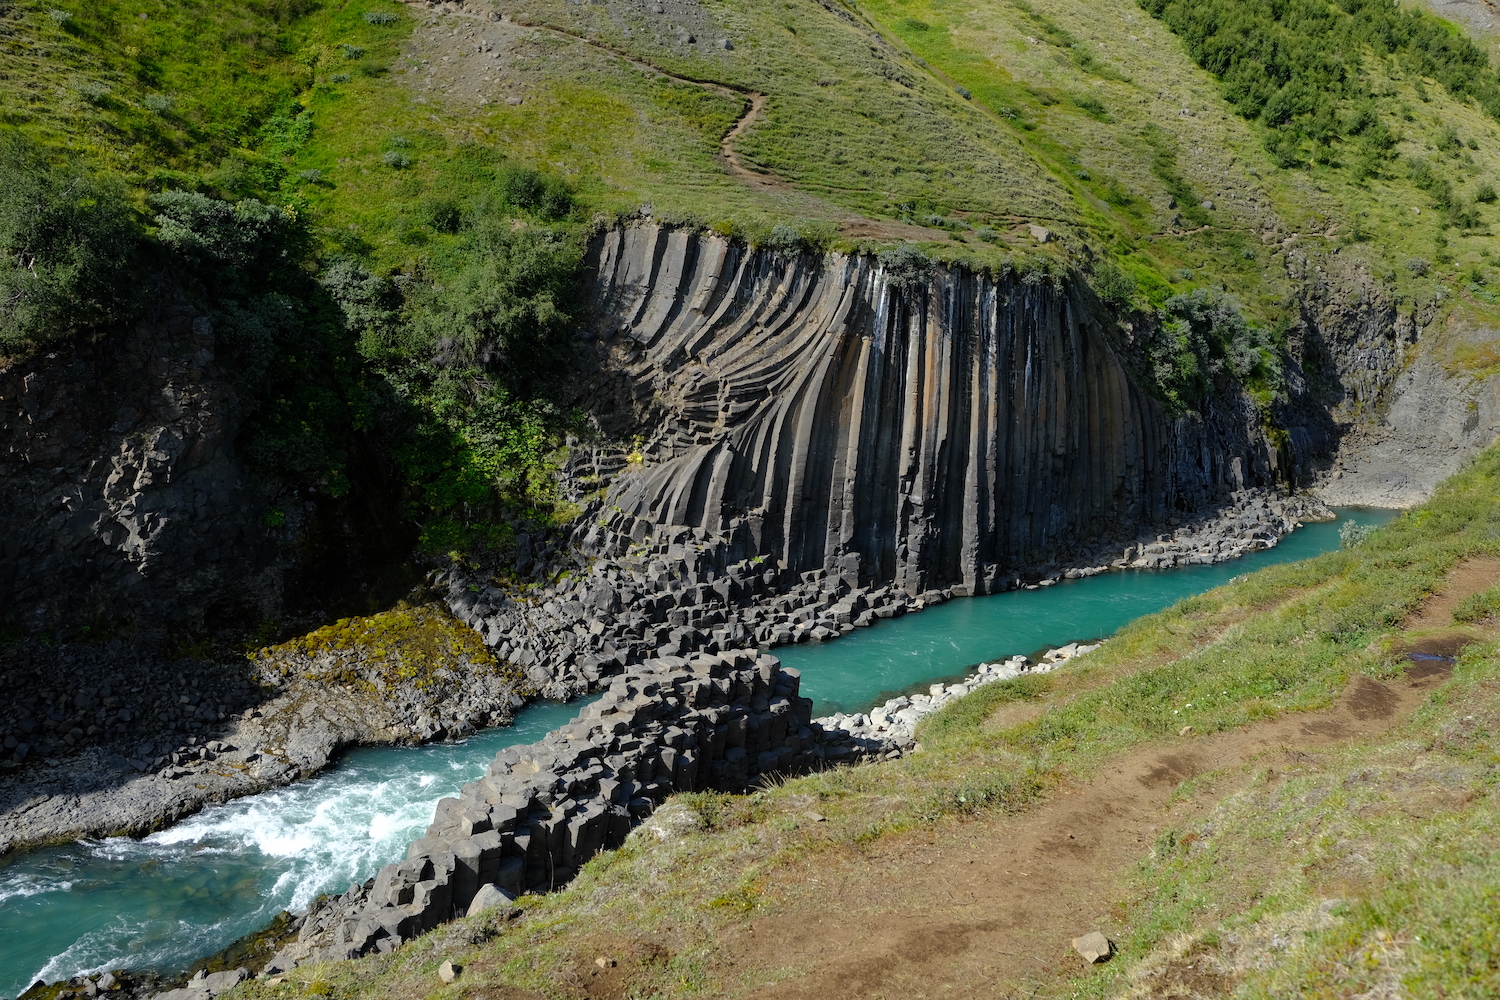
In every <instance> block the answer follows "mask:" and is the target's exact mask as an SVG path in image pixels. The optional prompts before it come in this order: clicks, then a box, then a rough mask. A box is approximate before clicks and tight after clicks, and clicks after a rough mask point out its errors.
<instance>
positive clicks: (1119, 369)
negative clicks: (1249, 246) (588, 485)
mask: <svg viewBox="0 0 1500 1000" xmlns="http://www.w3.org/2000/svg"><path fill="white" fill-rule="evenodd" d="M591 263H592V266H593V269H594V273H595V285H594V293H595V316H596V320H595V332H596V333H597V334H598V336H599V338H600V342H601V343H602V344H603V345H605V347H606V348H607V350H608V352H609V360H607V361H606V363H605V368H606V369H608V370H609V371H611V372H612V373H613V374H614V375H615V376H616V378H617V381H616V383H615V390H616V393H617V396H616V400H617V403H624V404H626V405H625V407H624V409H625V410H626V413H625V414H621V413H620V409H621V407H619V406H618V405H617V406H616V407H615V408H614V409H613V415H615V416H616V417H619V416H628V417H629V418H630V419H632V420H633V421H634V422H635V423H636V425H637V426H643V427H645V428H648V429H649V432H650V436H649V438H648V439H647V440H646V442H645V443H644V446H643V448H642V453H643V454H642V458H643V460H642V461H641V462H639V463H637V464H633V465H629V466H627V467H626V468H625V469H624V470H622V471H621V472H620V473H619V474H618V475H617V476H616V478H615V480H614V483H613V486H612V488H611V500H610V502H612V503H613V504H615V505H618V506H619V507H621V508H623V509H624V510H625V511H627V512H629V513H631V514H634V515H636V516H638V517H642V518H646V519H648V520H650V521H653V522H655V523H658V524H667V525H688V526H693V527H702V528H706V529H708V530H710V531H714V532H723V533H726V534H729V535H730V536H732V537H735V538H737V539H740V540H741V542H742V543H743V545H744V547H745V549H746V551H747V553H752V554H760V555H765V556H768V557H772V558H775V559H778V560H780V561H781V562H782V563H783V564H784V565H785V566H786V567H788V568H791V569H794V570H808V569H818V568H822V569H827V570H829V571H838V572H840V573H842V574H847V575H857V576H858V577H859V579H860V580H861V581H891V582H894V583H895V584H896V585H897V586H900V587H902V588H904V589H906V590H907V591H909V592H911V593H919V592H921V591H924V590H927V589H929V588H930V587H934V586H942V585H957V586H961V587H965V588H968V590H969V591H971V592H979V593H983V592H989V591H991V590H994V589H998V588H999V587H1003V586H1005V585H1007V581H1010V580H1012V578H1013V576H1014V574H1015V572H1016V571H1017V570H1019V569H1022V568H1028V567H1037V566H1042V565H1046V564H1049V563H1054V562H1057V561H1059V560H1063V559H1074V560H1076V559H1077V558H1079V557H1085V558H1086V557H1087V556H1088V555H1089V554H1090V552H1089V547H1090V546H1093V545H1096V544H1098V543H1103V542H1106V541H1108V542H1115V541H1119V540H1123V539H1127V538H1133V537H1135V536H1136V535H1137V534H1138V532H1139V531H1140V530H1141V528H1142V527H1143V526H1148V525H1153V524H1159V523H1164V522H1166V521H1167V520H1168V519H1169V518H1170V517H1171V516H1173V515H1174V514H1175V513H1177V512H1179V511H1191V510H1196V509H1198V508H1200V507H1202V506H1203V505H1204V504H1205V502H1207V501H1210V500H1212V499H1215V498H1218V497H1222V496H1223V495H1225V494H1226V493H1228V492H1229V491H1231V490H1234V489H1240V488H1244V487H1246V486H1250V485H1257V484H1259V485H1265V484H1268V483H1269V482H1270V481H1271V480H1272V476H1273V469H1274V457H1273V456H1272V454H1271V453H1270V451H1269V450H1268V448H1267V446H1266V443H1265V440H1264V438H1263V437H1262V435H1260V433H1259V432H1258V431H1256V430H1255V429H1254V419H1253V413H1251V412H1249V408H1248V407H1247V406H1246V405H1245V404H1244V402H1243V401H1241V400H1226V401H1223V402H1222V403H1220V404H1219V411H1218V412H1216V413H1213V414H1210V415H1209V417H1208V418H1207V419H1200V418H1197V417H1194V418H1192V419H1174V418H1172V417H1171V416H1170V415H1168V414H1167V413H1166V411H1165V410H1164V409H1163V407H1162V406H1161V405H1160V404H1159V403H1158V402H1157V401H1156V400H1154V399H1153V398H1151V397H1150V396H1148V395H1147V394H1146V393H1145V392H1144V391H1143V390H1142V389H1141V388H1139V387H1138V386H1137V385H1136V383H1135V381H1134V380H1133V379H1132V378H1131V375H1130V373H1129V372H1128V370H1127V369H1126V367H1125V365H1124V364H1123V363H1122V362H1121V359H1120V356H1119V355H1117V353H1116V351H1115V350H1114V348H1113V347H1112V345H1111V344H1110V342H1109V341H1108V340H1107V339H1106V336H1105V334H1104V332H1103V330H1102V329H1101V327H1100V326H1099V325H1098V324H1097V323H1096V322H1094V321H1093V320H1092V318H1091V314H1090V311H1089V309H1088V308H1087V305H1086V303H1085V302H1084V301H1083V299H1082V298H1081V297H1080V295H1079V293H1077V292H1075V291H1072V290H1068V289H1065V288H1061V287H1058V286H1056V285H1054V284H1053V283H1051V282H1048V281H1036V280H1032V279H1025V278H1019V277H1015V276H1009V277H1004V278H999V279H996V278H992V277H987V276H983V275H980V274H975V273H972V272H968V271H965V270H962V269H959V268H951V267H938V268H935V269H933V270H932V272H931V273H930V275H926V276H921V277H915V278H914V277H913V276H912V274H911V273H910V270H909V269H907V270H906V271H905V273H900V274H897V273H893V268H891V267H887V266H886V265H883V264H882V263H881V262H880V260H878V259H877V258H874V257H870V256H866V255H846V254H837V253H834V254H813V253H778V252H774V251H768V250H752V249H747V248H745V247H743V246H740V245H736V244H734V243H733V242H731V241H729V240H726V239H721V238H715V237H705V236H698V235H695V234H691V233H688V232H683V231H675V230H671V229H667V228H663V227H658V226H636V227H631V228H626V229H617V230H612V231H609V232H607V233H605V234H603V235H602V236H600V237H599V238H598V239H597V241H596V243H595V246H594V247H593V248H592V261H591ZM896 270H900V269H899V268H897V269H896ZM596 398H597V397H596ZM604 410H605V414H604V415H605V418H606V421H607V420H608V417H609V416H610V415H611V414H610V407H608V406H606V407H604ZM623 426H624V425H623V424H621V427H623Z"/></svg>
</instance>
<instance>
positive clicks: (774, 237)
mask: <svg viewBox="0 0 1500 1000" xmlns="http://www.w3.org/2000/svg"><path fill="white" fill-rule="evenodd" d="M761 246H764V247H766V248H767V249H770V250H776V251H778V252H780V253H786V254H795V253H801V252H802V251H803V250H804V249H806V246H807V245H806V241H805V240H804V239H803V238H802V233H800V232H799V231H798V230H797V227H796V226H789V225H787V224H786V223H785V222H778V223H776V225H774V226H772V227H771V231H770V232H769V233H767V234H766V238H765V239H764V240H762V241H761Z"/></svg>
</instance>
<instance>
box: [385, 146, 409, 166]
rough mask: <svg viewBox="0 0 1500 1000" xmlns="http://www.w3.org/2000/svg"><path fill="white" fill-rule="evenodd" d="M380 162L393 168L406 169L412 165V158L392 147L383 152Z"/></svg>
mask: <svg viewBox="0 0 1500 1000" xmlns="http://www.w3.org/2000/svg"><path fill="white" fill-rule="evenodd" d="M380 162H381V163H384V164H385V165H386V166H388V167H390V168H391V169H392V170H405V169H406V168H407V167H409V166H411V165H412V158H411V157H410V156H407V155H406V154H405V153H403V152H401V151H400V150H398V149H392V150H389V151H387V152H385V153H383V154H381V157H380Z"/></svg>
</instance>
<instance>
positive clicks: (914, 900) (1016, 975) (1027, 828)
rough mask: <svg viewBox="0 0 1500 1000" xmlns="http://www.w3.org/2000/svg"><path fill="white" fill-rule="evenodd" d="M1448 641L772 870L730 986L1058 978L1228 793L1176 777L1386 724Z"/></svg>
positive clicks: (1423, 691) (965, 988) (967, 992)
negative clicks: (1190, 826) (1279, 712)
mask: <svg viewBox="0 0 1500 1000" xmlns="http://www.w3.org/2000/svg"><path fill="white" fill-rule="evenodd" d="M1497 578H1500V559H1486V560H1472V561H1470V562H1468V563H1466V564H1464V565H1463V566H1461V567H1459V568H1458V569H1456V570H1455V571H1454V573H1453V574H1452V575H1451V576H1450V578H1449V583H1448V585H1447V586H1445V588H1444V590H1443V592H1442V593H1440V594H1439V595H1437V596H1435V597H1434V598H1433V599H1432V600H1430V601H1429V602H1428V604H1427V606H1426V607H1425V608H1424V609H1423V611H1422V612H1421V613H1420V614H1418V615H1416V616H1414V618H1413V620H1412V624H1413V626H1415V625H1416V624H1417V623H1418V622H1422V623H1426V622H1433V623H1434V624H1436V623H1439V622H1440V623H1442V624H1443V625H1451V614H1452V607H1453V606H1454V605H1456V604H1457V603H1458V601H1460V600H1462V599H1463V598H1464V597H1466V596H1467V595H1468V594H1471V593H1475V592H1477V591H1478V590H1481V589H1483V588H1484V587H1487V586H1489V584H1490V583H1492V582H1494V581H1495V580H1496V579H1497ZM1416 644H1417V645H1420V644H1421V640H1420V639H1418V640H1417V643H1416ZM1414 651H1415V650H1414ZM1451 653H1452V650H1450V649H1446V648H1445V649H1444V650H1441V651H1436V652H1432V653H1420V652H1419V653H1418V654H1417V656H1416V657H1415V658H1414V659H1413V661H1412V664H1411V666H1410V667H1409V668H1408V670H1407V671H1406V674H1405V676H1404V677H1402V678H1400V679H1397V680H1393V681H1390V682H1388V683H1380V682H1378V681H1375V680H1372V679H1370V678H1368V677H1364V676H1358V677H1356V678H1354V679H1353V680H1352V681H1351V682H1350V684H1349V686H1348V688H1347V689H1346V690H1345V691H1344V692H1343V694H1342V695H1341V697H1340V698H1339V699H1338V701H1337V702H1336V703H1335V704H1334V706H1333V707H1331V708H1329V709H1328V710H1326V711H1322V712H1316V713H1309V714H1300V715H1295V716H1288V717H1284V718H1280V719H1276V720H1273V721H1270V722H1267V723H1263V724H1259V725H1254V726H1249V727H1246V728H1244V729H1240V730H1236V731H1234V732H1230V733H1223V734H1218V735H1214V736H1208V737H1195V736H1192V735H1189V736H1186V737H1184V738H1182V739H1180V740H1179V741H1176V742H1175V743H1171V744H1166V745H1157V746H1152V747H1149V748H1146V749H1142V750H1140V751H1138V752H1136V753H1133V754H1130V755H1128V756H1125V757H1123V758H1121V759H1120V760H1118V761H1117V762H1115V763H1114V764H1113V765H1111V766H1109V767H1108V768H1107V769H1106V770H1105V772H1104V773H1102V774H1100V775H1098V776H1097V777H1096V778H1095V779H1094V780H1092V781H1091V782H1089V783H1088V784H1086V785H1084V786H1082V787H1079V788H1076V789H1074V790H1072V791H1069V792H1067V793H1065V794H1061V795H1059V796H1057V797H1056V798H1053V799H1052V800H1050V801H1048V802H1046V803H1044V804H1043V805H1041V806H1039V807H1038V808H1036V809H1033V810H1030V811H1028V812H1026V813H1025V814H1023V815H1020V816H1014V817H997V818H994V819H989V820H984V821H979V822H975V823H968V824H962V825H956V826H952V827H950V828H949V829H947V830H945V831H943V832H940V833H935V834H934V833H928V834H925V835H921V836H913V837H909V838H905V839H899V840H886V841H882V842H881V844H880V846H879V851H880V853H879V854H870V855H865V856H862V857H858V858H854V859H850V860H847V861H844V862H841V863H840V862H835V863H832V864H830V863H829V860H828V858H827V857H819V858H818V860H817V862H816V867H814V866H813V865H811V864H810V865H809V866H808V868H807V870H805V871H801V872H796V873H793V874H794V877H793V878H790V879H780V880H778V881H779V882H781V883H782V884H791V885H795V886H798V889H797V890H796V891H795V893H794V894H793V895H791V896H788V897H784V898H783V899H782V900H781V901H780V902H779V904H778V905H776V907H775V910H774V912H772V913H771V914H768V915H767V916H766V917H764V918H763V919H760V920H756V921H754V922H753V923H750V924H748V925H746V926H745V927H744V928H743V929H741V930H740V931H738V932H737V933H735V934H734V935H732V936H729V937H727V938H726V939H725V940H724V942H723V951H722V952H721V954H720V956H719V957H718V964H719V965H720V966H721V967H720V968H719V969H718V970H716V971H717V972H718V973H719V975H721V976H722V977H723V979H724V981H727V982H733V981H745V982H751V983H758V984H762V985H759V986H756V987H754V988H752V989H750V990H749V991H747V992H745V993H742V994H740V995H742V996H747V997H754V998H765V1000H771V998H777V1000H798V998H809V1000H812V998H817V1000H837V998H841V997H848V998H856V997H857V998H861V1000H878V998H882V997H889V998H897V997H900V998H903V1000H906V998H922V997H938V996H941V997H945V998H946V997H998V996H1011V995H1016V996H1021V995H1029V993H1030V989H1028V988H1027V987H1031V988H1036V987H1041V986H1044V985H1061V984H1062V983H1064V982H1065V981H1066V980H1067V978H1068V977H1070V976H1074V975H1077V974H1078V973H1080V972H1081V971H1084V970H1085V969H1086V966H1085V964H1084V963H1083V961H1082V960H1081V959H1080V958H1078V956H1077V955H1075V954H1074V953H1073V952H1072V950H1071V946H1070V942H1071V939H1072V938H1073V937H1075V936H1078V935H1080V934H1084V933H1087V932H1088V931H1091V930H1101V931H1103V932H1104V933H1105V934H1106V935H1110V936H1113V935H1114V934H1116V933H1118V932H1120V931H1121V930H1122V928H1121V927H1120V925H1119V917H1117V916H1116V912H1117V910H1116V908H1115V907H1114V906H1113V904H1114V902H1115V901H1114V900H1112V899H1110V898H1109V897H1108V895H1106V893H1108V892H1109V889H1110V887H1111V886H1113V885H1116V884H1117V883H1118V879H1119V878H1120V876H1121V875H1123V873H1124V872H1126V871H1127V870H1128V868H1129V867H1130V866H1131V865H1133V864H1135V863H1136V862H1137V861H1139V860H1140V859H1141V858H1142V857H1143V856H1144V855H1145V853H1146V851H1147V850H1149V848H1150V846H1151V844H1152V843H1153V842H1154V840H1155V838H1156V836H1157V834H1158V832H1159V831H1160V830H1161V829H1162V828H1163V827H1164V826H1170V825H1176V824H1179V823H1181V822H1183V821H1184V820H1186V819H1188V818H1190V817H1191V816H1193V815H1194V814H1197V813H1199V812H1200V811H1201V810H1203V809H1205V808H1208V807H1209V806H1210V805H1211V804H1212V802H1213V801H1217V800H1218V799H1219V798H1221V797H1222V795H1223V794H1225V792H1226V788H1225V787H1223V786H1222V785H1221V786H1220V787H1218V788H1216V789H1215V790H1214V791H1213V794H1212V795H1209V796H1205V799H1206V800H1208V801H1204V802H1201V803H1200V802H1196V801H1194V800H1193V798H1192V797H1191V796H1190V795H1186V796H1182V797H1180V798H1178V799H1176V800H1174V798H1173V793H1174V791H1175V790H1176V789H1177V788H1178V786H1179V785H1180V784H1181V783H1182V782H1183V781H1185V780H1187V779H1189V778H1192V777H1195V776H1197V775H1200V774H1205V773H1208V772H1211V771H1221V770H1224V769H1231V768H1236V767H1239V766H1241V765H1244V764H1247V763H1250V762H1252V761H1254V762H1258V763H1260V764H1261V765H1262V766H1267V767H1269V768H1271V769H1272V771H1273V772H1274V771H1275V770H1277V769H1278V766H1279V765H1280V764H1281V763H1282V762H1294V761H1295V760H1296V759H1297V757H1298V755H1299V754H1302V753H1306V752H1308V751H1313V750H1318V749H1323V748H1328V747H1333V746H1336V745H1338V744H1341V743H1345V742H1347V741H1350V740H1354V739H1358V738H1361V737H1368V736H1372V735H1377V734H1379V733H1382V732H1385V731H1387V730H1390V729H1391V728H1393V727H1395V726H1397V725H1399V724H1400V723H1402V722H1403V721H1405V720H1406V719H1407V718H1408V717H1410V715H1411V713H1412V712H1413V711H1415V709H1416V708H1417V707H1418V706H1419V705H1421V704H1422V702H1423V701H1425V700H1426V698H1427V697H1428V695H1429V693H1430V692H1431V691H1432V690H1433V689H1434V688H1435V687H1437V686H1438V685H1439V684H1441V683H1443V681H1445V680H1446V679H1447V678H1448V677H1449V676H1450V674H1451V672H1452V664H1451V662H1450V661H1448V660H1446V659H1435V658H1428V657H1431V656H1436V655H1442V656H1449V655H1451Z"/></svg>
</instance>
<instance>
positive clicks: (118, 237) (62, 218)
mask: <svg viewBox="0 0 1500 1000" xmlns="http://www.w3.org/2000/svg"><path fill="white" fill-rule="evenodd" d="M0 179H3V181H4V183H3V184H0V351H5V352H8V353H9V352H16V351H21V350H26V349H29V348H34V347H37V346H40V345H42V344H46V343H49V342H51V341H55V340H57V339H59V338H62V337H67V336H70V335H72V334H75V333H78V332H80V331H85V330H91V329H95V328H98V327H100V326H101V325H103V324H106V323H111V322H117V321H120V320H123V319H125V318H126V317H127V316H129V315H130V314H131V312H132V310H133V308H134V303H135V298H134V288H135V287H136V286H137V285H138V281H137V279H138V277H139V274H140V272H139V266H138V263H137V262H138V260H139V258H140V249H141V228H140V225H139V222H138V221H137V218H136V215H135V212H134V211H133V210H132V209H131V207H130V205H129V203H128V201H127V200H126V198H125V196H124V193H123V191H122V190H121V189H120V188H119V187H118V185H115V184H112V183H110V182H107V181H104V180H101V179H99V178H97V177H95V176H93V175H91V174H89V173H87V172H86V171H84V170H83V169H82V168H81V167H79V166H78V165H76V164H72V163H69V164H64V165H54V164H53V163H52V162H51V161H50V160H49V158H48V156H47V155H46V153H45V152H44V151H43V150H42V149H40V148H39V147H37V146H35V145H33V144H31V143H29V142H27V141H26V140H23V139H21V138H20V137H18V136H17V135H15V134H7V135H3V136H0Z"/></svg>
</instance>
